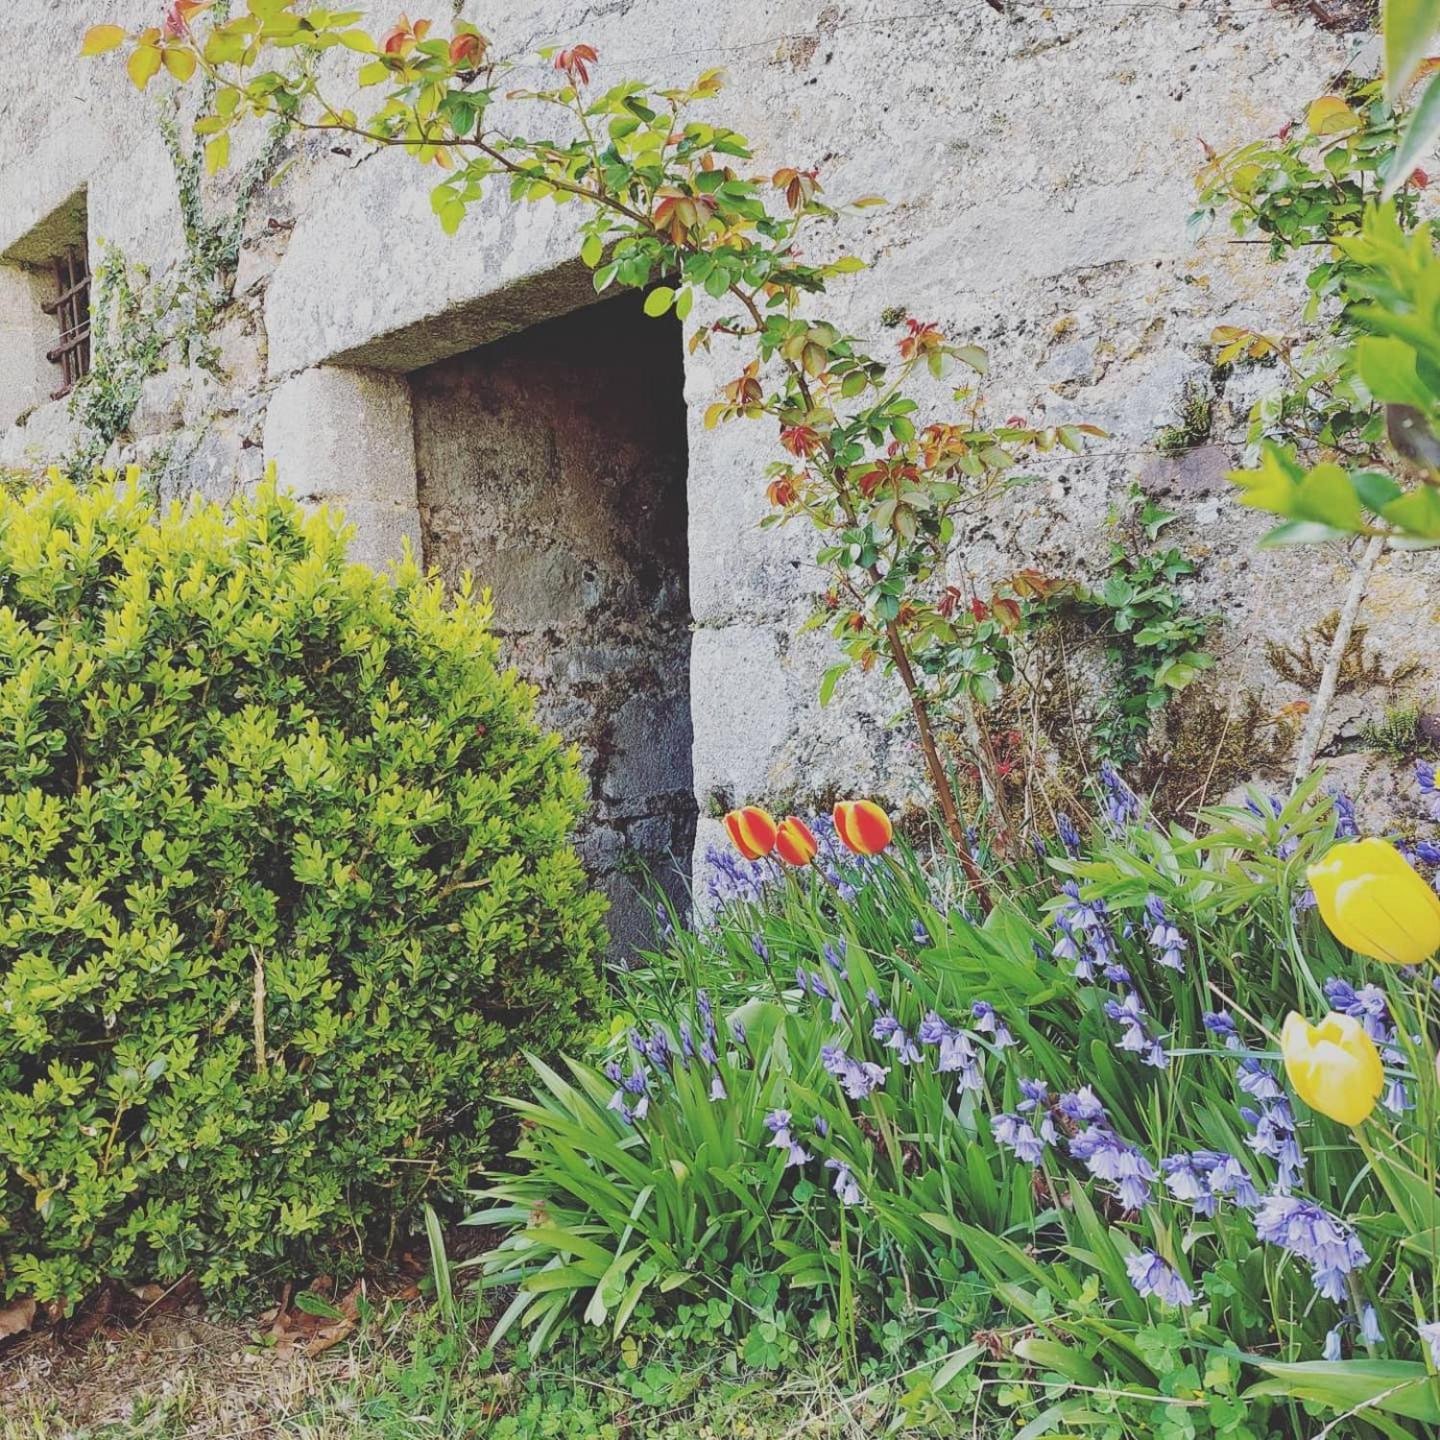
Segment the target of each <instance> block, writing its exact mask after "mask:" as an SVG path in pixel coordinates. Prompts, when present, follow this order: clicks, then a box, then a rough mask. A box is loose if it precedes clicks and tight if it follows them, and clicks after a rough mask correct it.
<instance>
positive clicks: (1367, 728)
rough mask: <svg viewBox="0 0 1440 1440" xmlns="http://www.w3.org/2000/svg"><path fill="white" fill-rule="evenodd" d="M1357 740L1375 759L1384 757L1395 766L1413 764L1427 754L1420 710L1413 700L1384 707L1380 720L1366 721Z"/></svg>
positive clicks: (1427, 748) (1428, 748)
mask: <svg viewBox="0 0 1440 1440" xmlns="http://www.w3.org/2000/svg"><path fill="white" fill-rule="evenodd" d="M1360 738H1361V740H1362V741H1364V743H1365V744H1366V746H1368V747H1369V748H1370V749H1371V750H1373V751H1375V753H1376V754H1377V755H1382V756H1384V758H1385V759H1387V760H1389V761H1390V762H1391V764H1394V765H1400V764H1403V763H1404V762H1405V761H1407V760H1413V759H1414V758H1415V757H1416V756H1417V755H1421V754H1425V753H1428V752H1429V750H1430V746H1429V744H1428V743H1427V741H1426V740H1425V737H1424V736H1423V735H1422V734H1421V731H1420V707H1419V706H1418V705H1417V704H1415V702H1414V701H1413V700H1408V701H1405V702H1403V703H1401V704H1398V705H1387V706H1386V707H1385V713H1384V714H1383V715H1381V716H1380V717H1379V719H1376V720H1367V721H1366V722H1365V723H1364V725H1362V726H1361V727H1360Z"/></svg>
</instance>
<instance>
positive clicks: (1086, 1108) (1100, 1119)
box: [1059, 1085, 1109, 1125]
mask: <svg viewBox="0 0 1440 1440" xmlns="http://www.w3.org/2000/svg"><path fill="white" fill-rule="evenodd" d="M1059 1110H1060V1113H1061V1114H1062V1115H1063V1116H1064V1117H1065V1118H1066V1119H1067V1120H1069V1121H1071V1122H1072V1123H1074V1124H1076V1125H1104V1124H1108V1123H1109V1119H1108V1117H1107V1116H1106V1114H1105V1107H1104V1105H1102V1104H1101V1103H1100V1098H1099V1096H1097V1095H1096V1094H1095V1092H1094V1090H1092V1089H1091V1088H1090V1086H1088V1085H1082V1086H1081V1087H1080V1089H1078V1090H1071V1091H1067V1092H1066V1093H1065V1094H1063V1095H1062V1096H1061V1097H1060V1100H1059Z"/></svg>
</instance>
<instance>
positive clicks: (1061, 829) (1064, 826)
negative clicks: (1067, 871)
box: [1055, 814, 1080, 858]
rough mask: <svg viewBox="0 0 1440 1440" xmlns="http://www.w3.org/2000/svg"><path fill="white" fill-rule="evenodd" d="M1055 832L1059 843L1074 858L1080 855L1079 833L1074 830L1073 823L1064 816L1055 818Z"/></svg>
mask: <svg viewBox="0 0 1440 1440" xmlns="http://www.w3.org/2000/svg"><path fill="white" fill-rule="evenodd" d="M1055 830H1056V833H1057V834H1058V835H1059V836H1060V843H1061V844H1062V845H1063V846H1064V847H1065V849H1066V850H1067V851H1068V852H1069V853H1070V855H1071V857H1072V858H1073V857H1075V856H1076V855H1078V854H1079V853H1080V832H1079V831H1078V830H1077V829H1076V828H1075V822H1074V821H1073V820H1072V819H1071V818H1070V817H1069V816H1068V815H1065V814H1060V815H1057V816H1056V817H1055Z"/></svg>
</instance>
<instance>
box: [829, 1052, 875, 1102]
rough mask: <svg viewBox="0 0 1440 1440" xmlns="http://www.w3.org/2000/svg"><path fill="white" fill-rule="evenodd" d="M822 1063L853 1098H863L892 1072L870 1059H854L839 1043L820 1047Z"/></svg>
mask: <svg viewBox="0 0 1440 1440" xmlns="http://www.w3.org/2000/svg"><path fill="white" fill-rule="evenodd" d="M820 1063H821V1065H823V1066H824V1068H825V1071H826V1073H827V1074H830V1075H833V1076H834V1077H835V1078H836V1079H837V1080H838V1081H839V1082H840V1085H841V1088H842V1089H843V1090H844V1091H845V1093H846V1095H848V1096H849V1097H850V1099H852V1100H863V1099H864V1098H865V1097H866V1096H867V1095H869V1094H870V1093H871V1091H873V1090H876V1089H878V1088H879V1087H880V1086H881V1085H883V1084H884V1083H885V1077H886V1076H887V1075H888V1074H889V1073H890V1072H889V1071H888V1070H887V1069H885V1068H884V1066H881V1065H874V1064H872V1063H871V1062H870V1061H868V1060H852V1059H851V1058H850V1056H848V1055H847V1054H846V1053H845V1052H844V1051H843V1050H842V1049H841V1048H840V1047H839V1046H838V1045H822V1046H821V1047H820Z"/></svg>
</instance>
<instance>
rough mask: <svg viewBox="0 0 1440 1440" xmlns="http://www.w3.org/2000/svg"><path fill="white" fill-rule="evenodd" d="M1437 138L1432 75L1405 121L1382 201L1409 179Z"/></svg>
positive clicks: (1439, 119) (1438, 88)
mask: <svg viewBox="0 0 1440 1440" xmlns="http://www.w3.org/2000/svg"><path fill="white" fill-rule="evenodd" d="M1437 137H1440V75H1432V76H1431V77H1430V83H1429V84H1428V85H1426V87H1425V93H1424V94H1423V95H1421V97H1420V103H1419V104H1418V105H1416V107H1415V108H1414V109H1413V110H1412V111H1411V112H1410V115H1409V117H1408V118H1407V119H1406V121H1405V129H1404V131H1403V132H1402V133H1401V135H1400V143H1399V144H1398V145H1397V146H1396V147H1395V154H1394V156H1393V157H1392V158H1391V161H1390V169H1389V171H1388V173H1387V175H1386V179H1385V188H1384V190H1383V191H1381V195H1380V198H1381V199H1382V200H1389V199H1390V198H1391V196H1393V195H1394V194H1395V193H1396V192H1397V191H1398V190H1399V189H1400V188H1401V187H1402V186H1403V185H1404V184H1405V182H1406V181H1407V180H1409V178H1410V177H1411V175H1413V174H1414V173H1415V167H1416V166H1417V165H1418V164H1419V163H1420V162H1421V161H1422V160H1424V159H1425V158H1426V157H1427V156H1428V155H1429V154H1430V152H1431V150H1432V149H1433V147H1434V145H1435V141H1436V138H1437Z"/></svg>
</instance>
